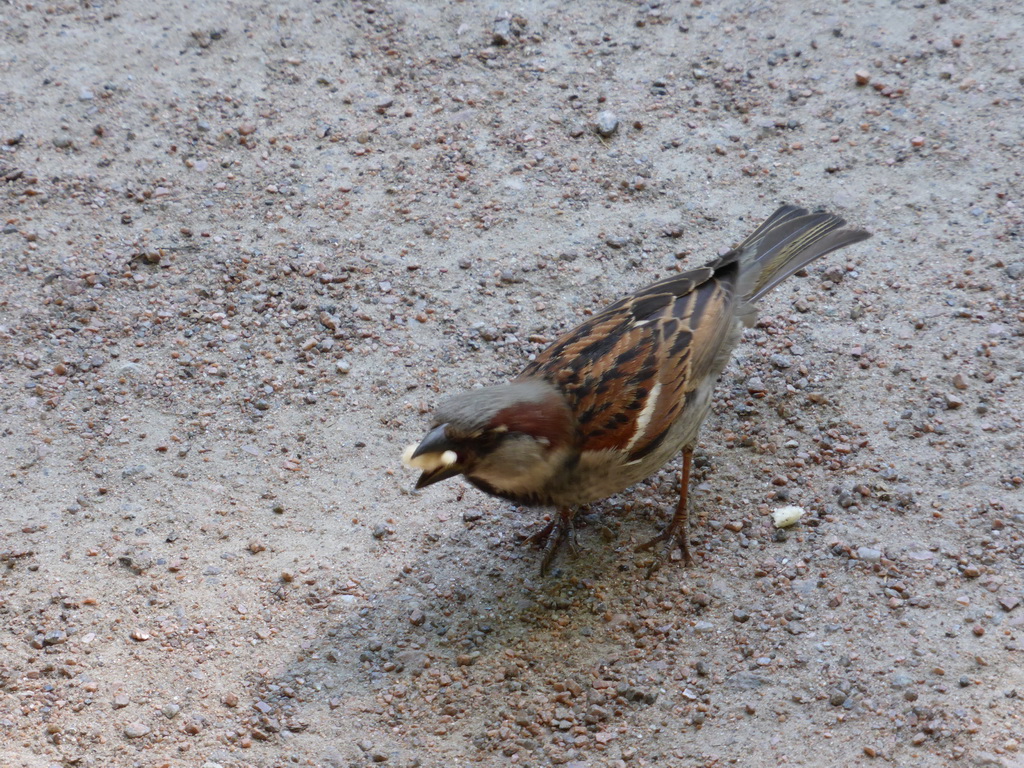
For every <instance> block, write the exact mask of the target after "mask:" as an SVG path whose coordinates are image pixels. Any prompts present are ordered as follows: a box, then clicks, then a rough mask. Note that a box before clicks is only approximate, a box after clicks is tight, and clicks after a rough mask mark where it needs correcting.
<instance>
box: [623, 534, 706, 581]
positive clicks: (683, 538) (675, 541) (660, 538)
mask: <svg viewBox="0 0 1024 768" xmlns="http://www.w3.org/2000/svg"><path fill="white" fill-rule="evenodd" d="M674 527H675V526H673V525H671V524H669V525H668V526H666V527H665V530H663V531H662V532H661V533H659V534H658V535H657V536H655V537H654V538H653V539H651V540H650V541H647V542H644V543H643V544H641V545H640V546H638V547H637V548H636V549H635V550H634V551H636V552H645V551H647V550H648V549H653V548H654V547H656V546H657V545H658V544H661V543H662V542H666V544H665V546H663V547H662V548H661V551H660V552H659V553H658V554H657V555H655V557H654V562H653V563H651V565H650V567H649V568H648V569H647V578H650V577H651V575H652V574H653V573H654V572H655V571H657V570H658V569H659V568H660V567H661V564H662V563H664V562H665V559H666V558H669V557H671V556H672V553H673V552H674V551H675V550H676V549H677V548H678V549H679V550H680V552H681V553H682V555H683V565H685V566H686V567H687V568H689V567H690V566H692V565H693V555H691V554H690V547H689V542H688V541H687V539H688V538H689V537H688V536H687V535H686V531H685V530H684V531H680V530H678V529H676V530H673V528H674Z"/></svg>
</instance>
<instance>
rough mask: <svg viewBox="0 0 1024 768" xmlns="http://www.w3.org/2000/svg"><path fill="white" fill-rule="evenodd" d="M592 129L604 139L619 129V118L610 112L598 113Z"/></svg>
mask: <svg viewBox="0 0 1024 768" xmlns="http://www.w3.org/2000/svg"><path fill="white" fill-rule="evenodd" d="M594 129H595V130H596V131H597V132H598V133H599V134H600V135H601V136H604V137H608V136H611V135H612V134H613V133H615V132H616V131H617V130H618V129H619V117H618V115H616V114H615V113H614V112H612V111H610V110H604V111H603V112H600V113H598V115H597V119H596V120H595V121H594Z"/></svg>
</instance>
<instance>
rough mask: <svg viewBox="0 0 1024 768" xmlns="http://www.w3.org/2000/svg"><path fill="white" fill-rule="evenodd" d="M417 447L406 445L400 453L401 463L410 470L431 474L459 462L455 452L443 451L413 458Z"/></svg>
mask: <svg viewBox="0 0 1024 768" xmlns="http://www.w3.org/2000/svg"><path fill="white" fill-rule="evenodd" d="M416 448H417V445H416V443H413V444H412V445H407V446H406V447H405V450H404V451H402V463H403V464H404V465H405V466H407V467H409V468H410V469H418V470H420V471H421V472H433V471H435V470H438V469H442V468H444V467H450V466H451V465H452V464H454V463H455V462H456V461H458V460H459V454H457V453H456V452H455V451H443V452H441V453H423V454H420V455H419V456H416V457H415V458H414V457H413V454H414V453H415V452H416Z"/></svg>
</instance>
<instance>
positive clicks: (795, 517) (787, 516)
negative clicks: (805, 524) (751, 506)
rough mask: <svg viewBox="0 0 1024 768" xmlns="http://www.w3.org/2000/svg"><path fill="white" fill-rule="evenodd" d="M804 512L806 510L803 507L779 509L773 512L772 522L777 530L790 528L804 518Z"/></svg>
mask: <svg viewBox="0 0 1024 768" xmlns="http://www.w3.org/2000/svg"><path fill="white" fill-rule="evenodd" d="M804 512H806V510H805V509H804V508H803V507H779V508H778V509H776V510H775V511H774V512H772V520H774V521H775V527H776V528H789V526H791V525H794V524H796V523H797V522H798V521H799V520H800V518H801V517H803V516H804Z"/></svg>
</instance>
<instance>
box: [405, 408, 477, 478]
mask: <svg viewBox="0 0 1024 768" xmlns="http://www.w3.org/2000/svg"><path fill="white" fill-rule="evenodd" d="M446 426H447V425H446V424H442V425H440V426H438V427H434V428H433V429H432V430H430V431H429V432H428V433H427V434H426V437H424V438H423V439H422V440H421V441H420V444H419V445H417V446H416V447H415V448H413V450H412V451H411V452H407V454H406V456H404V457H403V461H404V463H405V464H406V465H407V466H410V467H415V468H417V469H421V470H423V473H422V474H421V475H420V479H419V480H417V481H416V489H417V490H419V489H420V488H426V487H427V486H428V485H433V484H434V483H439V482H441V481H442V480H447V479H448V478H449V477H455V476H456V475H460V474H462V470H463V469H464V467H463V465H462V464H461V463H460V462H459V460H458V452H457V451H456V450H455V448H456V446H455V444H454V443H453V442H452V441H451V440H449V439H448V435H446V434H445V427H446Z"/></svg>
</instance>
